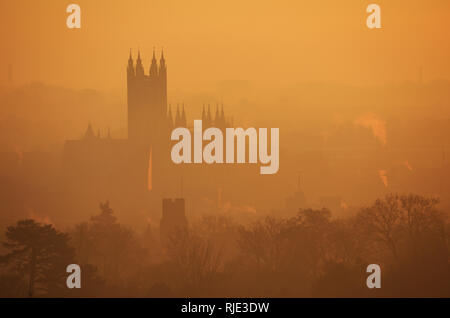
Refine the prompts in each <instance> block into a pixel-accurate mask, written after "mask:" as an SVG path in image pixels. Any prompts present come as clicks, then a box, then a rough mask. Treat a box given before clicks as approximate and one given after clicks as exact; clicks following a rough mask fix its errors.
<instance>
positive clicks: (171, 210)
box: [160, 198, 188, 242]
mask: <svg viewBox="0 0 450 318" xmlns="http://www.w3.org/2000/svg"><path fill="white" fill-rule="evenodd" d="M187 225H188V223H187V218H186V212H185V201H184V199H182V198H178V199H175V200H172V199H163V200H162V217H161V221H160V234H161V241H162V242H167V240H169V239H170V236H171V235H175V234H176V233H177V232H182V231H186V230H187Z"/></svg>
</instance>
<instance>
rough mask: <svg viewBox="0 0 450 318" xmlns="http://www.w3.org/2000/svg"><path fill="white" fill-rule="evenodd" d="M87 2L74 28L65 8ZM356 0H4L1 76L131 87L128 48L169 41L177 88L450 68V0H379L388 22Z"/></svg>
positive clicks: (408, 76) (385, 77)
mask: <svg viewBox="0 0 450 318" xmlns="http://www.w3.org/2000/svg"><path fill="white" fill-rule="evenodd" d="M72 2H73V3H77V4H79V5H80V6H81V9H82V29H81V30H69V29H67V27H66V24H65V21H66V17H67V14H66V12H65V8H66V6H67V5H68V4H70V3H72ZM374 2H375V1H357V0H345V1H335V0H321V1H318V0H304V1H301V0H277V1H268V0H258V1H249V0H248V1H244V0H227V1H216V0H189V1H185V0H128V1H125V0H121V1H118V0H76V1H75V0H73V1H63V0H58V1H55V0H40V1H35V0H14V1H12V0H8V1H6V0H2V1H1V2H0V34H1V36H0V37H1V41H2V46H1V51H0V56H1V62H0V85H4V84H6V82H7V80H6V79H7V69H8V64H12V65H13V70H14V82H15V83H16V84H22V83H27V82H30V81H42V82H45V83H49V84H56V85H61V86H65V87H74V88H95V89H102V90H112V91H115V92H117V93H118V94H120V95H123V94H124V93H125V90H124V85H125V81H124V79H125V67H126V62H127V58H128V52H129V51H128V50H129V48H130V47H131V48H133V49H134V51H136V49H137V48H138V47H140V48H141V51H142V54H143V56H144V63H145V66H146V68H148V66H149V60H150V57H151V50H152V48H153V47H154V46H156V47H157V49H158V51H159V49H160V48H161V47H164V48H165V53H166V57H167V60H168V67H169V89H171V90H197V89H200V88H204V87H208V86H209V85H213V84H215V83H217V82H218V81H221V80H249V81H264V82H269V83H272V82H277V83H280V84H281V85H282V84H285V83H294V82H310V81H312V82H317V81H320V82H339V83H348V84H354V85H367V84H380V83H391V82H403V81H405V80H411V81H416V80H417V78H418V73H419V71H418V70H419V67H420V66H422V67H423V74H424V75H423V76H424V80H429V79H435V78H445V79H449V78H450V45H449V43H450V41H449V40H450V36H449V30H450V1H448V0H427V1H425V0H377V1H376V3H378V4H380V6H381V9H382V25H383V29H381V30H369V29H368V28H367V27H366V25H365V20H366V17H367V14H366V13H365V8H366V6H367V5H368V4H369V3H374Z"/></svg>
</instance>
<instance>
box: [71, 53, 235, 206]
mask: <svg viewBox="0 0 450 318" xmlns="http://www.w3.org/2000/svg"><path fill="white" fill-rule="evenodd" d="M126 82H127V115H128V119H127V125H128V127H127V131H128V138H127V139H115V138H113V137H112V136H111V135H110V133H109V132H108V135H107V136H106V137H102V136H100V134H97V135H96V134H95V133H94V129H93V127H92V125H91V124H89V125H88V128H87V130H86V133H85V134H84V136H83V137H82V138H81V139H79V140H67V141H66V143H65V145H64V152H63V177H64V182H63V183H64V184H65V185H66V187H67V191H71V192H72V193H77V194H78V195H79V197H80V200H86V199H87V200H88V201H89V200H92V201H95V202H97V203H98V202H99V201H100V200H104V199H106V198H116V199H117V200H128V201H133V202H143V201H145V200H146V198H147V197H149V194H150V195H153V196H154V197H157V198H158V199H157V200H158V201H159V202H161V201H160V199H161V198H163V197H176V196H180V191H179V187H178V186H174V185H175V184H176V185H178V184H179V180H180V178H181V176H182V175H183V174H185V175H186V178H189V177H188V175H194V174H193V172H191V173H189V172H186V171H187V170H189V169H190V168H188V167H185V166H184V167H180V166H176V165H174V164H173V163H172V161H171V158H170V149H171V146H172V141H171V140H170V134H171V131H172V130H173V129H174V128H176V127H187V128H190V127H188V125H187V120H186V110H185V107H184V104H181V106H180V105H179V104H177V106H176V110H175V112H174V113H175V114H173V112H172V109H171V107H170V105H169V104H168V96H167V64H166V60H165V58H164V53H163V52H161V55H160V57H159V61H158V60H157V58H156V54H155V52H154V51H153V58H152V60H151V64H150V67H149V69H148V72H146V71H145V67H144V65H143V63H142V59H141V54H140V52H138V54H137V58H136V59H133V56H132V53H131V51H130V56H129V59H128V63H127V79H126ZM201 118H202V120H203V124H204V127H212V126H214V127H217V128H220V129H223V130H225V128H226V127H231V126H230V124H231V121H228V120H226V118H225V113H224V109H223V105H221V107H219V105H217V106H216V109H215V115H214V116H213V115H212V111H211V106H210V105H206V106H205V105H204V106H203V111H202V116H201ZM194 119H196V118H194ZM175 188H176V190H175ZM175 192H176V193H175ZM155 200H156V199H155ZM136 204H137V203H136ZM126 205H128V204H126ZM135 208H139V207H135Z"/></svg>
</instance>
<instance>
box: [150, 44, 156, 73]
mask: <svg viewBox="0 0 450 318" xmlns="http://www.w3.org/2000/svg"><path fill="white" fill-rule="evenodd" d="M150 76H158V65H157V62H156V56H155V48H153V58H152V64H151V65H150Z"/></svg>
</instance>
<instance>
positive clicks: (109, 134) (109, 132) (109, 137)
mask: <svg viewBox="0 0 450 318" xmlns="http://www.w3.org/2000/svg"><path fill="white" fill-rule="evenodd" d="M107 138H108V139H111V130H110V129H109V127H108V137H107Z"/></svg>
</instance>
